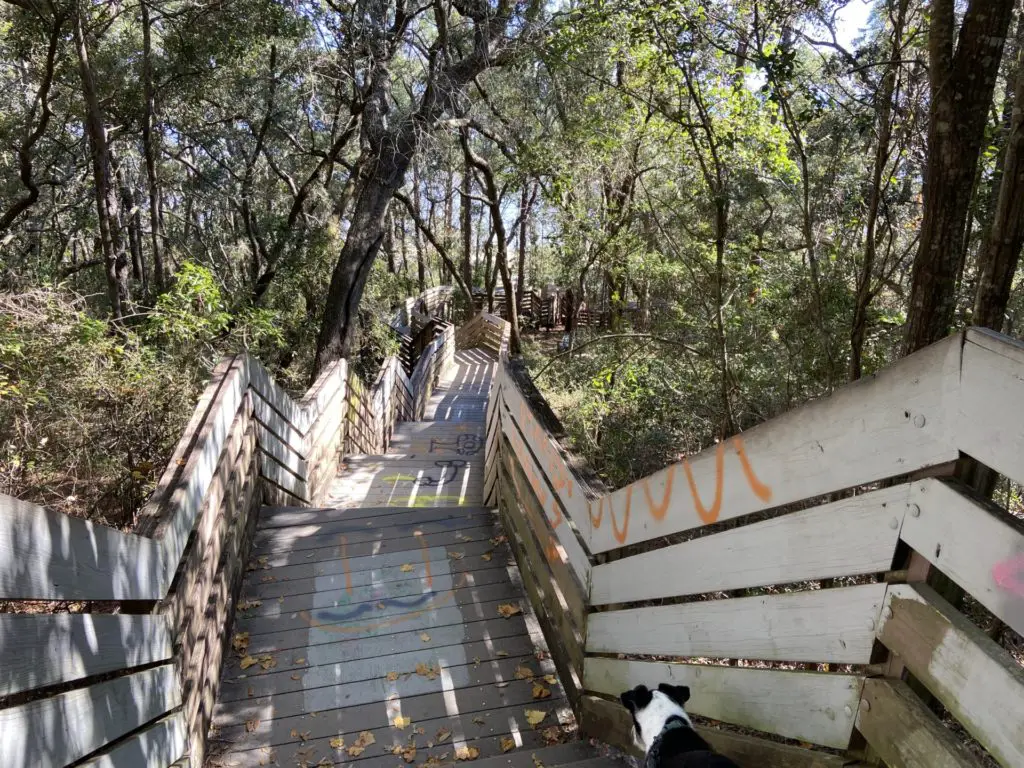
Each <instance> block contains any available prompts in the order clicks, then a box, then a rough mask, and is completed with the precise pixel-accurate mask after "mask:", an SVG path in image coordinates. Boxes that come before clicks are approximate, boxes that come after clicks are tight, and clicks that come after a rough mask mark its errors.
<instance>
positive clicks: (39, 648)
mask: <svg viewBox="0 0 1024 768" xmlns="http://www.w3.org/2000/svg"><path fill="white" fill-rule="evenodd" d="M171 640H172V637H171V633H170V631H169V628H168V626H167V621H166V619H165V618H164V617H163V616H106V615H93V614H70V613H55V614H0V659H3V665H2V669H3V671H2V672H0V696H10V695H11V694H14V693H21V692H22V691H30V690H33V689H35V688H45V687H47V686H50V685H56V684H57V683H67V682H71V681H72V680H80V679H82V678H86V677H92V676H93V675H98V674H101V673H103V672H114V671H116V670H119V669H129V668H131V667H141V666H144V665H147V664H155V663H157V662H160V661H166V660H167V659H169V658H171V653H172V651H173V648H172V643H171Z"/></svg>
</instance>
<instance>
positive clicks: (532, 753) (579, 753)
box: [472, 741, 621, 768]
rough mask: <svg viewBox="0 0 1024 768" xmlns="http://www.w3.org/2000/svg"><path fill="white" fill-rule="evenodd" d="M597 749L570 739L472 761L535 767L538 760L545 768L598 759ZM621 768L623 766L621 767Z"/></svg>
mask: <svg viewBox="0 0 1024 768" xmlns="http://www.w3.org/2000/svg"><path fill="white" fill-rule="evenodd" d="M596 755H597V750H595V749H594V747H592V746H590V745H589V744H588V743H587V742H585V741H570V742H568V743H566V744H555V745H553V746H550V747H540V748H539V749H516V750H513V751H511V752H508V753H506V754H504V755H495V756H494V757H486V758H482V759H479V760H474V761H473V762H472V766H473V768H535V766H536V765H537V763H536V761H535V760H534V758H536V760H538V761H540V764H542V765H543V766H544V768H555V766H562V765H572V764H575V763H580V762H585V761H589V760H591V759H596ZM619 768H621V766H620V767H619Z"/></svg>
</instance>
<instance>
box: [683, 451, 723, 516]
mask: <svg viewBox="0 0 1024 768" xmlns="http://www.w3.org/2000/svg"><path fill="white" fill-rule="evenodd" d="M683 471H685V472H686V482H687V484H688V485H689V486H690V496H692V497H693V506H694V507H696V509H697V514H698V515H700V519H701V520H703V521H704V522H705V523H713V522H715V521H716V520H717V519H718V514H719V512H721V510H722V487H723V486H724V485H725V443H719V444H718V447H717V448H716V449H715V500H714V501H713V502H712V504H711V508H710V509H705V507H704V502H703V500H702V499H701V497H700V491H699V490H698V488H697V483H696V482H694V480H693V470H691V469H690V462H689V461H688V460H687V459H683Z"/></svg>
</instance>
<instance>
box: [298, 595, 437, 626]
mask: <svg viewBox="0 0 1024 768" xmlns="http://www.w3.org/2000/svg"><path fill="white" fill-rule="evenodd" d="M436 596H437V592H435V591H434V590H430V591H429V592H424V593H423V594H421V595H416V596H415V597H406V598H400V597H384V598H381V599H380V600H378V601H377V602H375V603H360V604H359V605H357V606H356V607H355V608H353V609H352V610H350V611H338V610H330V609H327V610H320V611H316V613H314V614H313V616H314V618H316V619H317V621H348V620H349V619H358V618H359V617H360V616H363V615H365V614H367V613H372V612H373V611H375V610H379V609H378V608H377V606H378V605H379V604H381V603H383V604H384V606H385V607H389V608H390V607H393V608H420V607H421V606H423V605H425V604H426V603H428V602H429V601H430V600H433V599H434V598H435V597H436Z"/></svg>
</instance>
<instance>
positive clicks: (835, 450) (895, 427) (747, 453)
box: [581, 334, 962, 552]
mask: <svg viewBox="0 0 1024 768" xmlns="http://www.w3.org/2000/svg"><path fill="white" fill-rule="evenodd" d="M961 343H962V336H961V335H959V334H958V335H955V336H952V337H950V338H949V339H946V340H945V341H942V342H939V343H937V344H933V345H932V346H930V347H927V348H926V349H923V350H921V351H919V352H916V353H914V354H913V355H910V356H909V357H905V358H903V359H902V360H900V361H899V362H898V363H896V364H895V365H893V366H891V367H889V368H886V369H885V370H883V371H881V372H879V373H878V374H877V375H876V376H874V377H872V378H868V379H861V380H860V381H858V382H856V383H854V384H850V385H848V386H846V387H844V388H843V389H841V390H839V391H837V392H836V393H835V394H833V395H832V396H831V397H828V398H824V399H822V400H818V401H816V402H813V403H810V404H808V405H805V406H803V407H801V408H798V409H796V410H793V411H790V412H788V413H786V414H783V415H782V416H779V417H777V418H774V419H772V420H771V421H769V422H766V423H764V424H761V425H760V426H757V427H754V428H753V429H751V430H748V431H746V432H744V433H743V435H742V437H739V436H737V437H734V438H732V439H730V440H728V441H726V442H724V443H720V444H719V445H718V446H716V447H714V448H709V449H708V450H705V451H702V452H701V453H699V454H697V455H696V456H694V457H692V458H690V459H688V460H686V461H683V462H680V463H678V464H674V465H672V466H671V467H668V468H666V469H664V470H661V471H660V472H657V473H655V474H653V475H651V476H650V477H647V478H644V479H643V480H640V481H638V482H636V483H633V484H631V485H628V486H626V487H625V488H622V489H619V490H617V491H615V492H614V493H612V494H610V495H609V496H608V497H606V498H604V499H602V500H601V501H599V502H591V505H590V512H591V520H592V523H593V526H592V527H593V532H592V533H588V532H587V530H586V529H585V528H584V527H582V526H581V530H582V531H584V535H585V536H587V535H589V536H590V539H589V541H590V545H591V546H590V549H591V551H592V552H606V551H609V550H612V549H616V548H618V547H622V546H625V545H627V544H634V543H636V542H639V541H647V540H650V539H654V538H657V537H659V536H666V535H668V534H670V533H675V532H678V531H684V530H688V529H691V528H695V527H698V526H701V525H704V524H707V523H712V522H718V521H721V520H728V519H731V518H734V517H739V516H741V515H746V514H749V513H751V512H756V511H758V510H761V509H768V508H771V507H777V506H780V505H784V504H789V503H792V502H795V501H799V500H801V499H807V498H813V497H815V496H820V495H822V494H825V493H830V492H833V491H837V490H841V489H843V488H851V487H854V486H857V485H863V484H866V483H871V482H875V481H878V480H882V479H884V478H887V477H893V476H896V475H902V474H906V473H909V472H913V471H915V470H918V469H922V468H924V467H929V466H933V465H936V464H941V463H943V462H946V461H951V460H953V459H956V458H957V456H958V452H957V450H956V446H955V445H954V444H953V443H952V441H951V440H950V439H949V435H950V434H951V433H952V430H953V427H954V423H955V422H956V421H957V419H956V416H955V413H953V412H951V409H949V407H948V406H949V404H950V403H951V402H953V401H954V399H955V395H956V392H957V389H958V387H959V379H960V353H961ZM727 469H728V471H727ZM727 475H728V477H727Z"/></svg>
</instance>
